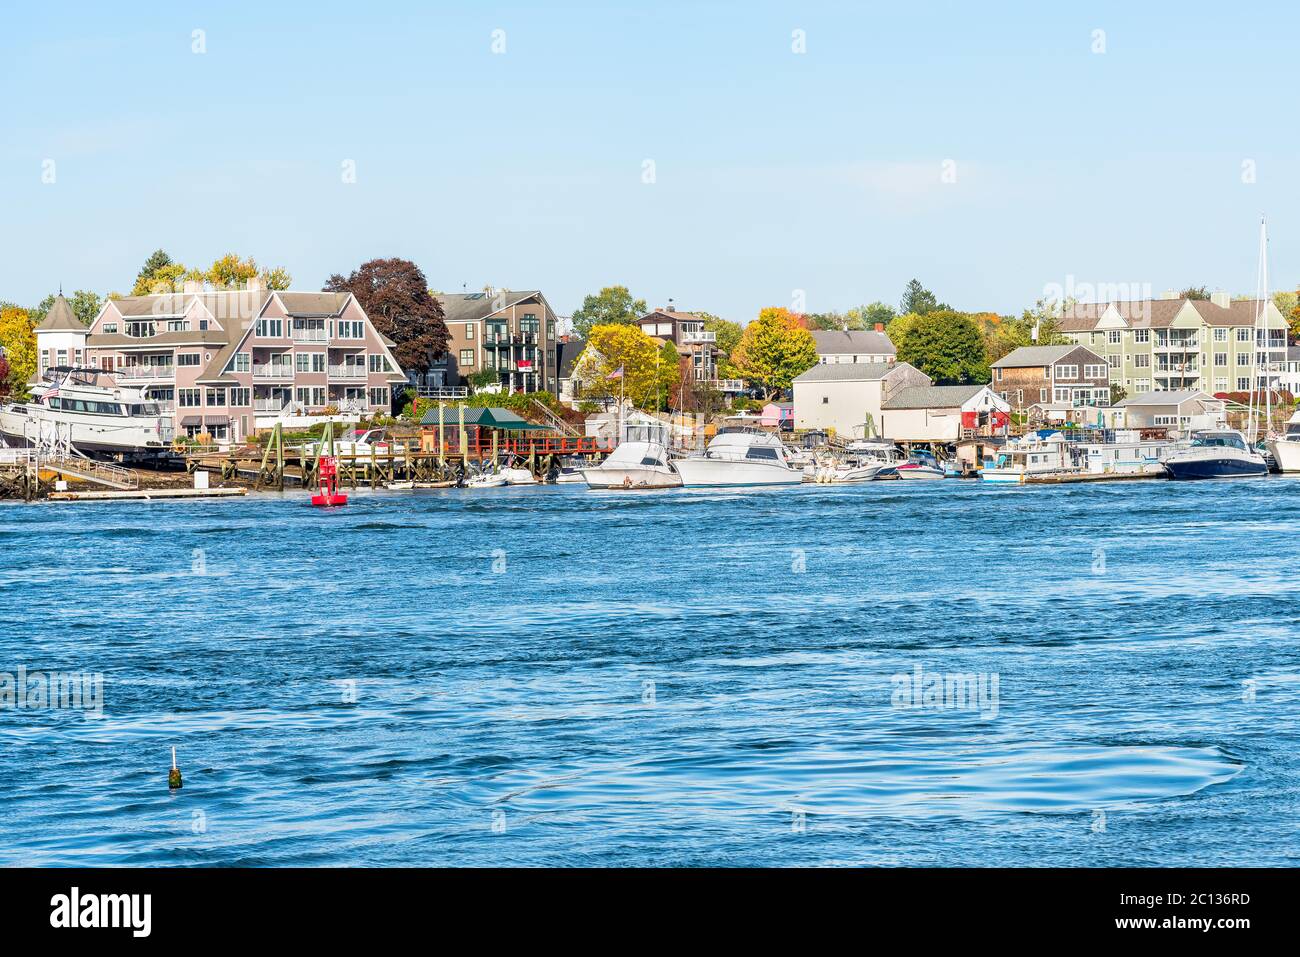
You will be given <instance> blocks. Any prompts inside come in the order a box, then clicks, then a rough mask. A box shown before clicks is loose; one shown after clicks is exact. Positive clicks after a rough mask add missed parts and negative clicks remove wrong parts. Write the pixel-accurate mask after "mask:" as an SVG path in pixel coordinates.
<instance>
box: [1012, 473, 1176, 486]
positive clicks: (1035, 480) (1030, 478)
mask: <svg viewBox="0 0 1300 957" xmlns="http://www.w3.org/2000/svg"><path fill="white" fill-rule="evenodd" d="M1167 478H1169V476H1168V475H1167V474H1165V473H1164V472H1068V473H1065V474H1062V475H1027V476H1025V481H1024V484H1025V485H1071V484H1074V483H1077V482H1133V481H1137V480H1140V479H1167Z"/></svg>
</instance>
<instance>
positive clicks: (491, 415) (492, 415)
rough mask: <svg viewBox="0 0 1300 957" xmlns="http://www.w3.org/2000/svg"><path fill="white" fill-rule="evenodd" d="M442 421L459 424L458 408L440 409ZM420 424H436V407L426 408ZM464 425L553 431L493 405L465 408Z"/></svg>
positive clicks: (517, 430)
mask: <svg viewBox="0 0 1300 957" xmlns="http://www.w3.org/2000/svg"><path fill="white" fill-rule="evenodd" d="M442 423H443V425H444V426H457V425H459V424H460V410H459V409H458V408H457V407H456V406H454V405H448V406H444V407H443V410H442ZM420 424H421V425H437V424H438V407H437V406H434V407H433V408H431V409H429V410H427V411H426V412H425V413H424V415H423V416H422V417H421V419H420ZM465 425H466V426H471V425H473V426H478V427H479V428H484V429H504V430H508V431H511V432H552V431H554V430H553V429H552V428H551V427H550V426H549V425H537V424H535V423H533V422H529V421H528V420H526V419H524V418H523V417H522V416H520V415H518V414H516V413H514V412H511V411H510V410H509V409H498V408H493V407H488V408H483V407H481V406H475V407H473V408H466V409H465Z"/></svg>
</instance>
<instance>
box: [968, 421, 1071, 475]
mask: <svg viewBox="0 0 1300 957" xmlns="http://www.w3.org/2000/svg"><path fill="white" fill-rule="evenodd" d="M1072 471H1075V468H1074V462H1073V460H1072V458H1071V456H1070V448H1069V446H1068V445H1066V442H1065V437H1064V436H1063V435H1061V433H1060V432H1052V433H1051V434H1049V435H1046V436H1040V435H1037V434H1032V435H1027V436H1024V437H1022V438H1020V439H1016V440H1013V441H1011V442H1008V443H1007V444H1006V445H1005V446H1004V447H1003V448H1001V449H999V450H998V453H997V457H996V458H995V459H994V460H993V463H992V464H991V465H986V466H985V467H984V468H983V469H981V470H980V481H981V482H1004V483H1005V482H1012V483H1016V484H1020V483H1023V482H1026V481H1028V479H1029V477H1030V476H1034V475H1053V474H1059V473H1061V472H1072Z"/></svg>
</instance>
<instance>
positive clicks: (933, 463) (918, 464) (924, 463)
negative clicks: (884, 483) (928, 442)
mask: <svg viewBox="0 0 1300 957" xmlns="http://www.w3.org/2000/svg"><path fill="white" fill-rule="evenodd" d="M898 477H899V478H901V479H913V480H928V479H941V478H943V467H942V466H941V465H940V464H939V460H938V459H936V458H935V457H934V456H933V455H932V454H931V453H929V452H924V451H921V452H913V453H912V454H911V455H909V456H908V458H907V461H906V462H903V463H902V464H901V465H899V466H898Z"/></svg>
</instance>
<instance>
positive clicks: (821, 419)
mask: <svg viewBox="0 0 1300 957" xmlns="http://www.w3.org/2000/svg"><path fill="white" fill-rule="evenodd" d="M932 381H933V380H931V378H930V377H929V376H927V375H926V374H925V373H924V372H921V371H920V370H919V369H917V368H915V367H914V366H911V365H908V364H907V363H906V362H889V361H880V362H830V363H819V364H817V365H815V366H813V367H812V368H811V369H809V370H808V371H807V372H804V373H802V374H801V375H798V376H796V377H795V379H794V382H793V384H792V389H793V392H794V427H795V428H796V429H818V430H823V431H825V430H829V429H834V430H835V432H836V433H837V434H838V435H840V436H843V437H844V438H848V439H853V438H864V437H866V436H867V435H868V434H869V433H870V432H872V431H877V432H878V431H879V429H880V417H881V409H882V408H883V405H884V403H885V401H886V400H888V399H889V398H890V396H892V395H893V394H894V393H895V392H897V391H899V390H901V389H906V388H908V387H909V386H928V385H930V384H931V382H932ZM882 434H883V433H882Z"/></svg>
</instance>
